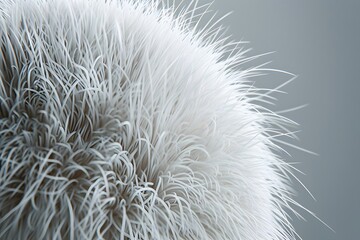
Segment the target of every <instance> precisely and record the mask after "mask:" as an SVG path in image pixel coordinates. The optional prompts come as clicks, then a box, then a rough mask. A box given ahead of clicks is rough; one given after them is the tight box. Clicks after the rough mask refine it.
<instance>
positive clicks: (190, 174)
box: [0, 0, 295, 240]
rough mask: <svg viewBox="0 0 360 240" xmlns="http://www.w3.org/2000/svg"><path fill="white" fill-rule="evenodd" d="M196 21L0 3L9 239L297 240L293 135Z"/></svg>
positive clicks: (224, 46) (1, 221) (96, 6)
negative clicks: (286, 146) (288, 146)
mask: <svg viewBox="0 0 360 240" xmlns="http://www.w3.org/2000/svg"><path fill="white" fill-rule="evenodd" d="M193 8H195V7H194V5H192V6H190V7H189V8H188V9H185V10H184V11H181V12H180V13H179V14H178V15H176V14H175V12H176V10H175V9H174V8H171V7H166V4H164V3H162V2H156V1H146V0H143V1H130V0H122V1H121V0H120V1H111V0H110V1H105V0H63V1H56V0H16V1H15V0H14V1H11V0H5V1H1V2H0V9H1V18H0V46H1V57H0V238H1V239H242V240H248V239H249V240H254V239H255V240H256V239H262V240H263V239H294V238H295V233H294V231H293V228H292V226H291V224H290V222H289V220H288V217H287V213H286V212H285V211H286V209H287V208H290V204H292V203H294V201H293V200H292V199H291V190H290V188H289V178H288V174H289V169H290V166H289V165H288V164H287V163H285V162H284V161H283V160H282V159H280V158H279V157H278V156H277V154H276V153H275V151H274V150H278V149H279V147H278V146H277V145H276V144H275V142H274V139H276V136H279V135H284V134H285V135H286V134H288V131H287V129H286V126H288V125H289V124H292V122H291V121H290V120H288V119H286V118H284V117H281V116H279V115H277V114H275V113H273V112H271V111H269V110H266V109H265V108H263V107H261V105H259V102H260V101H262V100H264V101H266V99H267V98H268V97H269V93H271V92H272V90H270V91H268V92H265V93H264V92H263V91H260V90H257V89H255V88H254V87H253V86H252V82H251V81H249V80H248V77H250V76H252V75H256V74H257V73H258V70H259V69H257V68H253V69H250V70H238V66H239V65H240V64H241V63H243V62H245V61H248V60H249V58H245V57H244V55H243V52H242V51H241V50H239V51H237V50H236V49H234V48H233V47H231V46H232V43H226V40H225V38H224V36H223V35H222V31H221V28H217V27H214V26H206V27H205V28H204V29H203V30H198V28H197V24H196V21H195V20H196V19H198V16H196V15H197V14H200V15H202V14H203V13H202V12H201V10H200V12H199V10H196V9H195V10H194V9H193ZM210 25H211V24H210ZM229 50H230V51H233V52H232V53H231V54H228V51H229Z"/></svg>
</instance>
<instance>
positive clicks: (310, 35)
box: [199, 0, 360, 240]
mask: <svg viewBox="0 0 360 240" xmlns="http://www.w3.org/2000/svg"><path fill="white" fill-rule="evenodd" d="M199 2H200V3H201V4H204V3H209V1H206V0H203V1H199ZM211 9H212V10H214V11H218V16H221V15H224V14H226V13H228V12H231V11H232V12H233V13H232V14H231V15H230V16H228V17H227V18H226V19H224V20H223V21H222V24H223V25H224V26H228V27H229V30H228V33H229V34H232V35H233V36H232V39H236V40H246V41H249V42H250V43H248V44H247V46H248V47H249V48H253V50H252V51H251V52H250V53H249V54H248V55H255V54H261V53H265V52H270V51H275V53H272V54H271V55H268V56H264V57H262V58H260V59H258V60H256V61H254V62H253V63H250V64H248V66H251V65H252V64H260V63H263V62H267V61H269V60H272V63H270V64H269V65H268V67H272V68H278V69H282V70H286V71H289V72H291V73H294V74H296V75H298V78H297V79H296V80H295V81H293V82H292V83H290V84H288V85H287V86H285V87H284V88H283V90H284V91H286V92H287V93H288V94H275V97H277V98H278V101H277V102H276V104H277V105H276V106H270V108H272V109H274V110H283V109H288V108H292V107H296V106H299V105H302V104H309V105H308V106H307V107H305V108H303V109H300V110H297V111H293V112H290V113H287V114H285V116H287V117H289V118H291V119H293V120H295V121H296V122H298V123H299V124H300V127H299V129H300V130H301V132H299V133H298V134H297V135H298V136H299V138H300V140H299V141H295V142H293V143H296V145H298V146H300V147H303V148H306V149H309V150H311V151H314V152H316V153H318V154H319V156H313V155H310V154H306V153H304V152H301V151H298V150H293V149H291V148H288V147H287V148H285V149H286V150H288V151H289V153H290V154H291V156H292V157H287V158H288V161H291V162H299V164H297V165H296V166H297V168H298V169H299V170H301V171H303V172H304V173H305V174H306V175H301V174H297V176H298V177H299V178H300V180H301V181H302V182H303V183H304V185H305V186H306V187H307V188H308V189H309V190H310V191H311V193H313V195H314V197H315V198H316V201H315V200H313V199H312V198H311V197H310V195H309V194H308V193H307V192H306V191H305V190H304V189H303V188H302V187H301V186H300V185H299V184H296V189H297V192H298V197H297V198H296V200H297V201H298V202H300V203H301V204H302V205H304V206H305V207H306V208H308V209H309V210H311V211H313V212H314V213H316V215H317V216H318V217H319V218H321V219H322V220H323V221H324V222H326V223H327V224H328V225H329V226H331V227H332V228H333V229H334V230H335V232H336V233H334V232H332V231H331V230H329V229H328V228H326V227H325V226H324V225H323V224H322V223H320V221H318V220H316V219H315V218H314V217H312V216H311V215H310V214H307V213H306V212H305V211H301V210H299V209H298V210H299V212H300V213H301V214H302V215H303V216H304V217H305V218H306V222H305V221H303V220H298V219H296V218H295V219H294V225H295V228H296V229H297V231H298V233H299V234H300V236H301V237H302V238H303V239H306V240H308V239H320V240H325V239H326V240H328V239H333V240H340V239H341V240H347V239H349V240H356V239H360V237H359V236H360V233H359V231H360V181H359V175H360V159H359V158H360V157H359V155H360V127H359V125H360V106H359V104H360V92H359V91H360V77H359V76H360V1H359V0H343V1H339V0H322V1H317V0H297V1H296V0H215V1H214V3H213V5H212V7H211ZM286 79H288V77H287V76H284V75H279V74H270V75H269V76H268V77H265V78H259V79H258V80H257V82H256V85H257V86H267V87H275V86H277V85H278V84H280V83H282V82H284V81H285V80H286Z"/></svg>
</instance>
